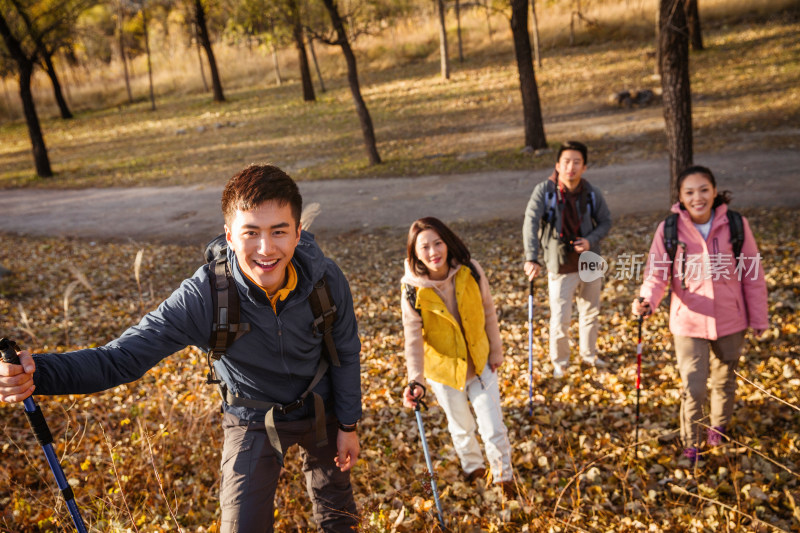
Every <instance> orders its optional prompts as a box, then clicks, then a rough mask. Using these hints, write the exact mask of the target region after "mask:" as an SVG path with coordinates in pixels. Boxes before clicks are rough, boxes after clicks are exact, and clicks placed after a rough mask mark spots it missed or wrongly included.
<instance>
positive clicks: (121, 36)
mask: <svg viewBox="0 0 800 533" xmlns="http://www.w3.org/2000/svg"><path fill="white" fill-rule="evenodd" d="M117 22H118V26H119V27H118V31H119V58H120V60H122V70H123V72H124V73H125V90H126V91H127V92H128V103H129V104H132V103H133V93H132V92H131V79H130V76H129V75H128V56H127V54H125V35H124V33H123V29H122V28H123V23H124V22H125V14H124V13H123V11H122V2H121V1H120V2H119V3H118V4H117Z"/></svg>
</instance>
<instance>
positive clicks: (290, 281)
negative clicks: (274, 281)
mask: <svg viewBox="0 0 800 533" xmlns="http://www.w3.org/2000/svg"><path fill="white" fill-rule="evenodd" d="M242 273H243V274H244V272H242ZM245 277H246V278H247V279H249V280H250V281H253V278H251V277H250V276H248V275H247V274H245ZM253 285H255V286H256V287H258V288H259V289H261V290H262V291H264V294H265V295H266V296H267V299H268V300H269V303H270V304H272V310H273V311H275V314H278V309H277V305H278V302H279V301H280V302H282V301H284V300H285V299H286V298H288V297H289V293H291V292H292V291H293V290H294V289H295V288H296V287H297V271H296V270H295V269H294V265H293V264H292V263H289V266H287V267H286V285H284V287H283V288H282V289H278V290H277V291H275V294H273V295H271V296H270V294H269V293H268V292H267V289H265V288H264V287H262V286H261V285H259V284H258V283H256V282H255V281H253Z"/></svg>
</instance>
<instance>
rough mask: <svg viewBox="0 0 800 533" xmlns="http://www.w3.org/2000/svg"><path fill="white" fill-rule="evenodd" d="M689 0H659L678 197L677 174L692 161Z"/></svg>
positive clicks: (670, 143) (663, 69)
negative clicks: (687, 6) (687, 15)
mask: <svg viewBox="0 0 800 533" xmlns="http://www.w3.org/2000/svg"><path fill="white" fill-rule="evenodd" d="M685 2H686V0H660V2H659V21H660V24H659V25H660V30H659V50H660V54H659V57H660V60H661V62H660V65H661V89H662V91H663V102H664V121H665V122H666V133H667V148H668V150H669V173H670V182H669V191H670V197H671V198H672V201H673V202H675V201H676V200H677V194H676V193H675V184H676V180H677V177H678V174H679V173H680V172H682V171H683V169H685V168H686V167H688V166H690V165H691V164H692V161H693V157H694V156H693V153H692V92H691V87H690V82H689V31H688V28H687V25H686V11H685V10H684V7H685Z"/></svg>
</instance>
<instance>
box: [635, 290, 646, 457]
mask: <svg viewBox="0 0 800 533" xmlns="http://www.w3.org/2000/svg"><path fill="white" fill-rule="evenodd" d="M643 301H644V298H642V297H641V296H640V297H639V303H641V302H643ZM648 314H649V313H642V314H640V315H639V318H638V319H637V325H638V330H639V332H638V340H637V343H636V440H635V441H634V442H635V443H636V446H635V448H634V449H635V451H637V452H638V451H639V397H640V396H641V392H642V322H644V317H645V316H646V315H648Z"/></svg>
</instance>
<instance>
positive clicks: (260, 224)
mask: <svg viewBox="0 0 800 533" xmlns="http://www.w3.org/2000/svg"><path fill="white" fill-rule="evenodd" d="M225 239H226V240H227V241H228V245H229V246H230V247H231V248H232V249H233V251H234V252H235V254H236V259H237V260H238V262H239V268H241V269H242V272H243V273H244V274H245V275H246V276H247V277H249V278H250V279H251V280H252V281H253V282H255V283H256V284H258V285H259V286H261V287H262V288H263V289H265V290H266V291H267V293H268V294H270V295H272V294H275V292H276V291H278V290H280V289H282V288H283V286H284V285H286V267H288V266H289V262H290V261H291V260H292V257H293V256H294V249H295V248H296V247H297V244H298V243H299V242H300V224H299V223H298V222H297V221H296V220H295V219H294V217H293V216H292V208H291V206H290V205H289V203H285V204H280V203H278V202H276V201H274V200H270V201H267V202H264V203H263V204H261V205H259V206H258V207H256V208H254V209H251V210H249V211H241V210H239V209H237V210H236V212H235V214H234V216H233V217H232V218H231V219H230V223H229V224H225Z"/></svg>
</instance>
